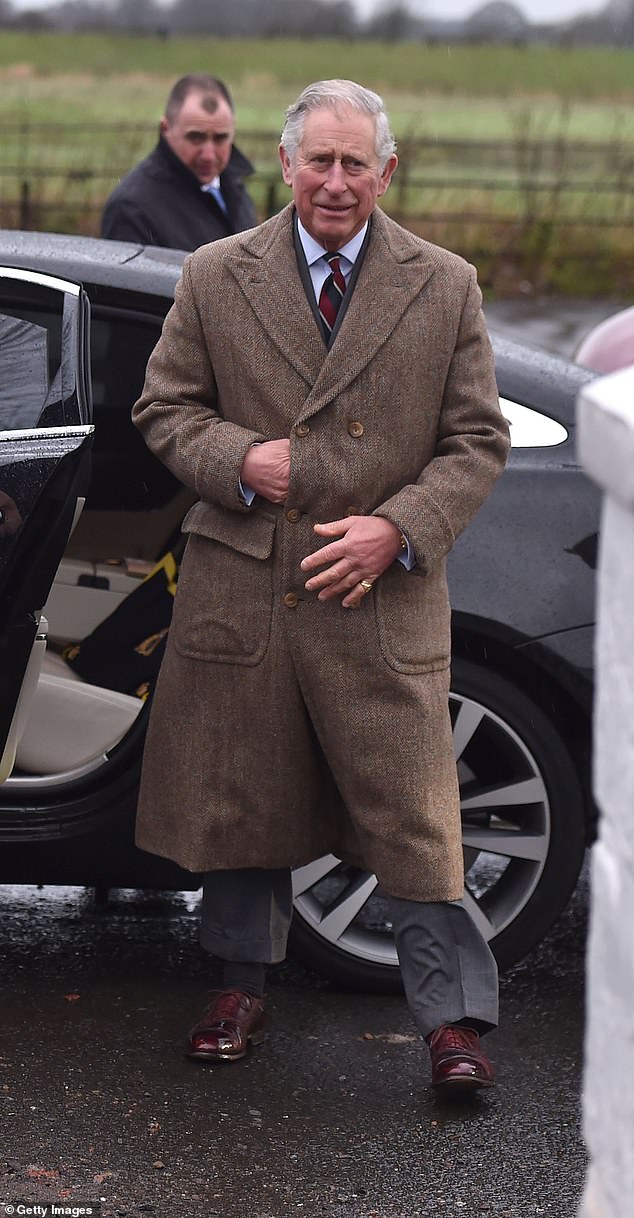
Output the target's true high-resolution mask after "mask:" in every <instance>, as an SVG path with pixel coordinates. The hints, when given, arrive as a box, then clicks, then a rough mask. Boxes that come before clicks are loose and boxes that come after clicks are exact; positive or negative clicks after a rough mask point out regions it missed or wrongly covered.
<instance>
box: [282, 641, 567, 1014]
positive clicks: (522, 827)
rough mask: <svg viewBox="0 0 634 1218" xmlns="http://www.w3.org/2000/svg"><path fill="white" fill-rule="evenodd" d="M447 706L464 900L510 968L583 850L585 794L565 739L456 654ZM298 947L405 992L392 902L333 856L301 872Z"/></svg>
mask: <svg viewBox="0 0 634 1218" xmlns="http://www.w3.org/2000/svg"><path fill="white" fill-rule="evenodd" d="M450 710H451V716H452V723H453V728H454V744H455V749H456V760H457V764H458V773H459V778H460V792H461V805H462V819H463V846H464V855H465V873H466V886H465V902H466V905H467V908H468V910H469V912H470V914H471V915H472V916H473V918H474V920H475V921H476V924H477V925H479V926H480V928H481V930H482V932H483V934H484V935H485V937H486V939H487V940H488V942H489V944H490V946H491V948H492V950H493V952H494V954H495V956H496V959H497V960H498V963H499V965H500V967H501V968H502V969H504V968H508V967H510V966H511V965H512V964H514V963H516V962H517V961H518V960H519V959H521V958H522V957H523V956H525V955H526V954H527V953H528V952H529V951H530V950H531V949H532V948H533V947H534V946H535V945H536V944H537V943H539V942H540V940H541V939H542V938H543V937H544V935H545V934H546V933H547V931H548V930H549V928H550V927H551V926H552V924H553V922H554V921H555V919H556V918H557V917H558V915H559V914H560V913H561V911H562V910H563V909H564V907H565V905H566V904H567V902H568V900H569V897H570V895H571V893H572V891H573V889H574V887H575V884H576V881H577V878H578V876H579V872H580V870H581V865H582V862H583V857H584V850H585V844H586V825H585V816H584V799H583V793H582V789H581V784H580V781H579V778H578V776H577V773H576V769H575V765H574V763H573V760H572V757H571V755H570V752H569V749H568V748H567V746H566V743H565V739H564V732H565V724H561V723H555V722H554V720H553V719H551V718H549V717H547V715H546V714H545V713H544V711H543V710H542V709H541V707H540V706H538V705H537V704H536V702H535V701H533V699H532V698H530V697H528V695H527V694H526V693H524V691H523V689H520V688H518V686H517V685H516V684H514V683H513V682H512V681H510V680H508V679H507V678H505V677H503V676H501V675H500V674H499V673H497V672H495V671H493V670H492V669H490V668H488V667H486V666H484V665H480V664H475V663H471V662H468V661H465V660H462V659H459V658H457V659H455V660H454V662H453V665H452V685H451V695H450ZM293 882H294V889H295V908H294V917H293V923H292V926H291V937H290V949H291V951H292V952H293V954H294V955H295V956H296V957H297V958H299V959H301V960H302V962H303V963H304V964H306V965H308V966H309V967H311V968H313V969H314V970H315V971H317V972H319V973H320V974H322V975H324V976H326V977H328V978H329V979H330V980H331V981H333V982H335V983H336V984H339V985H343V986H345V987H348V988H351V989H360V990H366V991H373V992H379V993H394V992H398V991H399V990H400V989H401V988H402V986H401V979H400V972H399V968H398V961H397V958H396V951H395V947H394V941H393V937H392V935H391V929H390V924H389V920H388V905H387V901H386V899H385V896H384V894H382V893H381V890H380V888H379V886H378V883H377V881H376V877H374V876H372V875H370V874H369V873H368V872H362V871H360V870H358V869H357V868H353V867H348V866H346V865H344V864H342V863H340V861H339V860H337V859H336V858H334V856H328V857H327V858H324V859H320V860H317V861H316V862H315V863H313V864H310V865H309V866H308V867H304V868H298V869H297V870H296V871H295V872H294V873H293Z"/></svg>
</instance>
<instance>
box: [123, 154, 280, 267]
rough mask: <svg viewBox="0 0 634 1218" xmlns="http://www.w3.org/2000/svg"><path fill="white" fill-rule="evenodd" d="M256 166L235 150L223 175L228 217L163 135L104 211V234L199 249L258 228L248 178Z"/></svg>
mask: <svg viewBox="0 0 634 1218" xmlns="http://www.w3.org/2000/svg"><path fill="white" fill-rule="evenodd" d="M252 173H253V166H252V165H251V164H250V162H249V161H248V160H247V158H246V157H245V156H243V155H242V153H241V152H239V151H238V149H237V148H236V147H235V145H234V147H233V149H232V152H231V157H230V160H229V164H228V165H227V168H226V169H225V171H224V173H222V174H221V175H220V186H221V189H222V195H223V198H224V199H225V201H226V203H227V207H228V213H229V214H228V215H227V216H226V215H225V214H224V212H223V210H222V208H221V207H220V204H219V203H218V202H217V201H216V199H214V197H213V195H211V194H208V193H207V192H206V191H203V190H201V188H200V182H199V181H198V178H197V177H196V175H195V174H194V173H192V171H191V169H188V168H187V166H186V165H185V164H183V162H182V161H181V159H180V157H178V156H176V154H175V153H174V152H172V149H171V148H170V146H169V144H168V143H167V142H166V141H165V140H164V139H163V137H162V136H161V137H160V138H159V142H158V144H157V145H156V148H155V149H154V151H153V152H151V153H150V155H149V156H148V157H146V158H145V160H144V161H141V162H140V164H138V165H136V166H135V168H134V169H132V170H130V173H128V174H126V176H125V177H124V178H122V179H121V181H120V183H119V185H118V186H116V187H115V189H114V190H113V192H112V194H111V195H110V197H109V198H108V199H107V201H106V205H105V207H104V212H103V217H102V223H101V235H102V237H110V238H112V239H114V240H117V241H134V242H140V243H141V244H142V245H163V246H167V247H168V248H171V249H182V250H195V249H197V248H198V246H199V245H205V244H206V242H208V241H217V240H218V239H219V238H220V237H228V236H229V235H230V234H231V233H240V232H243V231H244V229H247V228H253V227H254V225H255V224H257V222H258V221H257V216H256V214H255V209H254V207H253V203H252V202H251V199H250V198H249V196H248V194H247V192H246V189H245V186H244V181H243V179H244V178H245V177H248V176H249V175H250V174H252Z"/></svg>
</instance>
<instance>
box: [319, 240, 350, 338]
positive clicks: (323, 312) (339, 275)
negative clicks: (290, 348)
mask: <svg viewBox="0 0 634 1218" xmlns="http://www.w3.org/2000/svg"><path fill="white" fill-rule="evenodd" d="M324 257H325V259H326V262H328V264H329V265H330V270H331V274H330V275H329V276H328V278H327V279H325V280H324V285H323V287H322V289H321V294H320V296H319V315H320V317H321V324H322V329H323V331H324V338H325V339H326V342H328V340H329V338H330V335H331V334H332V331H333V329H334V325H335V322H336V320H337V313H338V312H339V305H340V304H341V301H342V300H343V294H344V292H345V290H346V281H345V279H344V275H343V271H342V270H341V266H340V263H339V258H340V255H339V254H324Z"/></svg>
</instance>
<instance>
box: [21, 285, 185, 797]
mask: <svg viewBox="0 0 634 1218" xmlns="http://www.w3.org/2000/svg"><path fill="white" fill-rule="evenodd" d="M42 320H43V318H38V319H36V318H35V317H34V318H33V329H34V332H35V331H36V330H38V331H39V332H40V333H42V332H44V333H45V330H44V329H43V328H42V327H40V326H38V325H36V322H41V321H42ZM44 320H45V319H44ZM159 331H160V320H157V318H156V317H152V316H148V317H147V318H144V317H143V316H139V314H138V313H134V314H131V315H127V314H126V313H125V312H123V311H121V310H116V311H115V310H114V309H108V308H107V307H102V308H101V309H100V308H98V307H97V308H94V307H93V311H92V318H91V363H92V378H93V406H94V421H95V424H96V432H95V437H96V443H95V448H94V450H93V467H92V475H91V482H90V491H89V495H88V499H87V501H86V504H85V507H84V511H83V513H82V516H81V517H80V519H79V521H78V523H77V525H76V527H75V529H74V531H73V535H72V537H71V539H70V541H69V544H68V547H67V550H66V553H65V555H64V558H63V559H62V562H61V564H60V567H59V570H58V573H57V576H56V579H55V583H54V585H53V587H52V589H51V593H50V596H49V598H48V601H47V603H46V605H45V606H44V618H43V622H42V625H43V628H46V627H47V629H46V635H47V645H46V653H45V655H44V659H43V661H42V666H41V672H40V676H39V679H38V682H37V688H36V691H35V695H34V697H33V700H32V704H31V707H30V711H29V714H28V717H27V718H26V722H25V723H24V724H23V725H22V730H21V738H20V740H19V744H18V746H17V752H16V763H15V769H14V772H13V777H12V779H10V780H9V781H12V782H16V781H17V782H20V781H21V782H25V781H28V780H29V778H32V777H34V776H35V777H37V778H38V779H39V781H40V782H41V781H43V780H45V779H46V777H49V778H50V780H51V782H59V781H62V780H63V781H66V780H68V779H69V778H70V777H71V776H74V775H76V774H77V773H79V772H82V771H84V770H85V769H86V767H88V768H90V769H92V768H93V767H95V766H99V765H100V764H102V763H103V762H104V761H105V754H107V752H108V751H109V750H110V749H112V748H113V746H114V745H115V744H116V743H117V742H118V741H120V740H121V739H122V738H123V737H124V736H125V735H126V733H127V732H128V730H129V729H130V727H131V726H132V725H133V723H134V722H135V720H136V719H137V718H138V716H139V715H140V714H141V712H142V710H143V707H144V700H143V699H142V698H140V697H137V696H132V695H130V694H129V693H124V692H121V691H120V690H118V689H110V688H108V687H107V685H106V684H105V683H101V682H100V683H99V684H93V683H91V682H88V681H86V680H84V679H82V677H81V676H80V675H79V674H78V672H77V671H76V670H75V669H74V668H73V666H72V665H71V664H69V663H68V662H67V660H66V659H65V658H64V653H65V652H68V650H69V649H71V648H72V646H73V645H75V644H77V643H80V642H81V641H82V640H84V639H86V638H87V637H89V636H91V635H92V633H93V631H95V629H96V628H97V627H98V626H99V625H100V623H102V622H103V621H104V620H105V619H107V618H109V616H110V615H111V614H112V613H113V612H114V611H115V610H116V609H117V608H118V607H119V606H120V605H121V604H122V603H123V602H124V601H126V600H127V598H128V597H129V596H130V594H131V593H134V592H135V591H136V590H137V589H138V588H139V586H140V584H141V582H142V581H143V580H145V579H146V577H147V576H148V575H149V574H150V572H152V570H153V569H154V567H155V564H156V563H157V561H159V560H160V559H161V557H162V556H163V554H164V553H166V552H167V551H169V550H170V547H171V546H172V545H174V544H175V543H176V542H177V541H178V538H179V536H180V523H181V521H182V519H183V517H184V515H185V513H186V512H187V510H188V508H189V506H190V505H191V503H192V502H193V500H194V496H193V495H191V494H190V493H189V492H187V491H186V490H185V488H183V487H182V486H181V485H180V483H178V482H177V480H176V479H174V478H173V477H172V476H171V474H169V472H168V471H167V470H166V469H165V468H164V466H162V465H161V464H160V463H159V462H158V461H157V460H156V459H155V458H154V457H153V456H152V454H151V453H150V452H149V451H148V449H147V448H146V446H145V444H144V442H143V440H142V437H141V436H140V435H139V433H138V432H137V431H136V429H135V428H134V426H133V424H132V422H131V420H130V411H131V407H132V405H133V403H134V401H135V398H136V397H137V396H138V393H139V392H140V390H141V387H142V384H143V376H144V371H145V365H146V363H147V359H148V357H149V354H150V351H151V350H152V348H153V346H154V345H155V343H156V340H157V338H158V334H159Z"/></svg>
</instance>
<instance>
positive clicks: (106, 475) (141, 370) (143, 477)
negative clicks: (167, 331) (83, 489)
mask: <svg viewBox="0 0 634 1218" xmlns="http://www.w3.org/2000/svg"><path fill="white" fill-rule="evenodd" d="M161 324H162V318H161V317H152V316H149V315H140V314H138V313H134V312H133V311H131V310H117V309H114V308H111V307H104V306H102V307H99V306H98V305H96V304H94V305H93V310H92V321H91V331H90V350H91V366H92V382H93V407H94V420H95V426H96V431H95V448H94V450H93V473H92V480H91V484H90V493H89V496H88V502H87V504H86V507H87V509H88V510H89V511H90V510H91V509H92V510H93V511H123V510H126V511H147V510H156V509H157V508H160V507H163V506H164V505H165V504H166V503H167V502H169V500H170V499H172V498H173V496H174V495H175V494H176V493H177V492H178V490H179V489H180V483H179V482H178V481H177V479H176V478H174V477H173V475H172V474H170V473H169V470H167V469H166V468H165V466H164V465H162V464H161V462H159V461H158V460H157V459H156V457H154V456H153V455H152V453H151V452H150V451H149V449H148V448H147V445H146V444H145V442H144V440H143V437H142V436H141V434H140V432H139V431H138V430H137V428H136V427H135V426H134V424H133V423H132V420H131V417H130V414H131V410H132V407H133V405H134V403H135V401H136V399H137V398H138V397H139V394H140V393H141V390H142V388H143V381H144V378H145V366H146V364H147V361H148V359H149V356H150V354H151V352H152V350H153V349H154V347H155V345H156V343H157V341H158V338H159V335H160V333H161Z"/></svg>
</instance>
